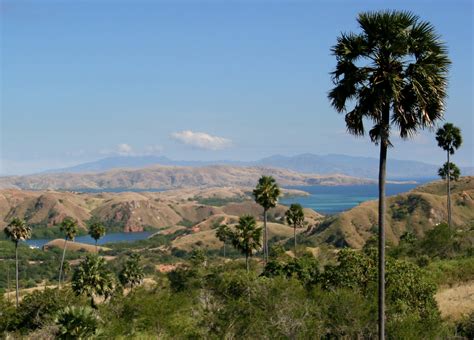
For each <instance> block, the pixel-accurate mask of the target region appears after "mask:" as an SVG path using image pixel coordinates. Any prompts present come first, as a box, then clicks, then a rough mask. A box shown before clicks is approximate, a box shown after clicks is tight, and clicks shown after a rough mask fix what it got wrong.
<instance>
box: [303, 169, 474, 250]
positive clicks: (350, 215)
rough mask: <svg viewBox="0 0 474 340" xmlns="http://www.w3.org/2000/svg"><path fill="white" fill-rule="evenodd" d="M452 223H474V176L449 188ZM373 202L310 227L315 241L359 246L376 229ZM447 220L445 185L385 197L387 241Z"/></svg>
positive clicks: (376, 214) (436, 183)
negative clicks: (315, 226)
mask: <svg viewBox="0 0 474 340" xmlns="http://www.w3.org/2000/svg"><path fill="white" fill-rule="evenodd" d="M451 192H452V206H453V216H452V218H453V223H454V224H455V225H465V224H468V223H473V222H474V177H472V176H471V177H462V178H461V179H460V180H459V181H458V182H455V183H454V184H453V186H452V189H451ZM377 207H378V203H377V201H368V202H364V203H361V204H360V205H359V206H357V207H355V208H353V209H351V210H349V211H346V212H343V213H341V214H339V215H337V216H336V217H333V218H329V219H327V220H326V221H324V222H322V223H321V224H320V225H319V226H318V227H317V228H315V229H314V230H313V234H312V235H311V236H310V238H312V239H313V240H314V241H315V243H322V242H329V243H334V244H336V245H338V246H344V245H348V246H350V247H353V248H361V247H362V246H363V245H364V244H365V242H366V241H367V239H368V238H369V237H371V236H372V235H374V234H375V232H376V230H377V216H378V212H377ZM446 220H447V210H446V184H445V182H443V181H436V182H432V183H429V184H426V185H423V186H420V187H417V188H415V189H413V190H412V191H409V192H407V193H403V194H400V195H396V196H391V197H388V198H387V214H386V223H387V224H386V225H387V229H386V234H387V241H389V242H392V243H394V244H397V243H398V240H399V238H400V236H401V235H402V234H403V233H404V232H406V231H412V232H414V233H415V234H417V235H419V236H422V235H423V234H424V233H425V231H426V230H429V229H431V228H433V227H434V226H435V225H436V224H438V223H440V222H443V221H446Z"/></svg>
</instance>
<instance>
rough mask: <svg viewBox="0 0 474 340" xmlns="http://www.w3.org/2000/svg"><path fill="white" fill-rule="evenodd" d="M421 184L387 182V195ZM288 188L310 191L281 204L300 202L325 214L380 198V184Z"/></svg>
mask: <svg viewBox="0 0 474 340" xmlns="http://www.w3.org/2000/svg"><path fill="white" fill-rule="evenodd" d="M418 185H419V184H387V185H386V195H387V196H391V195H396V194H399V193H402V192H406V191H409V190H411V189H413V188H415V187H416V186H418ZM287 189H298V190H303V191H306V192H308V193H309V194H310V195H309V196H294V197H288V198H284V199H281V200H280V203H281V204H284V205H290V204H292V203H300V204H301V205H302V206H303V207H305V208H311V209H313V210H315V211H317V212H319V213H322V214H325V215H332V214H337V213H340V212H342V211H345V210H349V209H351V208H353V207H355V206H356V205H358V204H360V203H362V202H364V201H369V200H375V199H377V198H378V186H377V185H376V184H370V185H345V186H293V187H287Z"/></svg>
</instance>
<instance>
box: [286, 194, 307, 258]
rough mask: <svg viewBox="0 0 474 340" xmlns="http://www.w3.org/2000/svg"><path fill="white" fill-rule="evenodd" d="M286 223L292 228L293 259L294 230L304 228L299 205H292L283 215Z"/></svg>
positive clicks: (302, 215) (302, 213)
mask: <svg viewBox="0 0 474 340" xmlns="http://www.w3.org/2000/svg"><path fill="white" fill-rule="evenodd" d="M285 217H286V222H287V223H288V224H289V225H291V226H293V238H294V241H295V244H294V247H295V250H294V252H295V257H296V228H298V227H303V226H304V211H303V207H302V206H301V204H298V203H294V204H292V205H290V208H289V209H288V210H287V211H286V213H285Z"/></svg>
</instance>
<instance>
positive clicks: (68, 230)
mask: <svg viewBox="0 0 474 340" xmlns="http://www.w3.org/2000/svg"><path fill="white" fill-rule="evenodd" d="M59 229H60V230H61V232H63V233H64V247H63V256H62V258H61V265H60V266H59V279H58V288H61V277H62V275H63V265H64V257H65V256H66V248H67V242H68V241H69V240H71V241H74V238H75V237H76V235H77V221H76V220H74V219H72V218H71V217H66V218H65V219H64V220H63V221H62V222H61V224H60V226H59Z"/></svg>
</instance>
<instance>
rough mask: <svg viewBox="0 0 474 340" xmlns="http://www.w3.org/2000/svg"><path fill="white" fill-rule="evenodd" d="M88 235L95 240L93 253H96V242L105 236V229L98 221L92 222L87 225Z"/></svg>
mask: <svg viewBox="0 0 474 340" xmlns="http://www.w3.org/2000/svg"><path fill="white" fill-rule="evenodd" d="M89 235H90V237H92V238H93V239H94V240H95V252H96V253H97V252H98V250H97V242H98V241H99V239H101V238H102V237H104V235H105V227H104V225H103V224H102V223H101V222H100V221H92V222H91V223H90V225H89Z"/></svg>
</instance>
